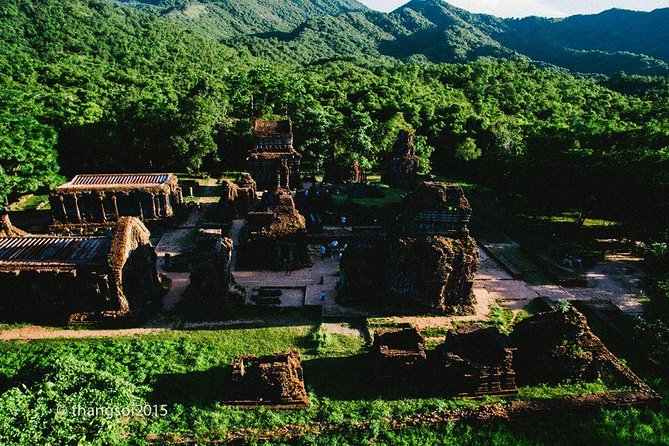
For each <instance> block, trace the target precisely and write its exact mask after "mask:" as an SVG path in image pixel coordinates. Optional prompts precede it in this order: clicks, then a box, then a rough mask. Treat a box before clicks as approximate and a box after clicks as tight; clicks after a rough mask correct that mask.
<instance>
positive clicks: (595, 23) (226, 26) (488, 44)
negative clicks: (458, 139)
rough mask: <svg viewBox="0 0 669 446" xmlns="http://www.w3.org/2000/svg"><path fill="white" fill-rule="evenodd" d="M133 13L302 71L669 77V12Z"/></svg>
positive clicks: (331, 9)
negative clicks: (490, 61) (381, 66)
mask: <svg viewBox="0 0 669 446" xmlns="http://www.w3.org/2000/svg"><path fill="white" fill-rule="evenodd" d="M154 3H155V4H154ZM131 4H132V5H134V6H136V7H140V8H143V9H145V10H147V11H150V12H152V13H153V14H157V15H159V16H161V17H166V18H169V19H171V20H175V21H178V22H180V23H182V24H184V25H186V26H187V27H189V28H191V29H194V30H197V31H199V32H202V33H203V34H205V35H206V36H208V37H211V38H215V39H221V40H223V41H224V42H226V43H228V44H230V45H232V46H235V47H237V48H246V49H248V50H249V51H250V53H251V54H254V55H257V56H268V57H271V56H272V55H276V54H281V57H282V58H284V59H287V60H291V61H297V62H300V63H311V62H315V61H322V60H332V59H338V58H362V59H368V60H375V59H378V58H380V57H384V58H389V59H399V60H404V61H406V60H426V61H430V62H435V63H440V62H465V61H469V60H475V59H478V58H480V57H506V58H514V57H521V56H524V57H528V58H530V59H532V60H535V61H538V62H542V63H548V64H552V65H556V66H559V67H563V68H567V69H569V70H572V71H575V72H582V73H599V74H606V75H613V74H615V73H617V72H620V71H624V72H627V73H635V74H644V75H666V74H669V65H668V64H669V50H668V49H667V45H666V44H665V42H667V41H669V9H664V10H662V9H661V10H657V11H654V12H652V13H641V12H634V11H624V10H610V11H606V12H603V13H601V14H597V15H589V16H575V17H569V18H567V19H563V20H557V19H542V18H536V17H531V18H527V19H522V20H505V19H499V18H496V17H492V16H489V15H483V14H472V13H470V12H467V11H465V10H463V9H460V8H456V7H454V6H452V5H450V4H448V3H447V2H445V1H443V0H413V1H411V2H409V3H407V4H405V5H403V6H401V7H400V8H398V9H397V10H395V11H393V12H391V13H388V14H385V13H379V12H375V11H371V10H369V9H367V8H365V7H364V6H363V5H361V4H360V3H357V2H356V1H354V0H343V1H337V2H325V1H316V0H311V1H308V0H299V1H285V0H271V1H270V0H265V1H260V0H255V1H248V2H247V1H240V0H236V1H228V2H217V1H208V2H207V1H200V2H191V1H176V0H174V1H169V0H165V1H148V0H147V1H144V2H137V1H134V2H131ZM637 30H644V31H643V32H637Z"/></svg>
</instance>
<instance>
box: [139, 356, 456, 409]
mask: <svg viewBox="0 0 669 446" xmlns="http://www.w3.org/2000/svg"><path fill="white" fill-rule="evenodd" d="M302 367H303V369H304V379H305V384H306V385H307V388H308V389H309V390H310V391H313V392H314V393H315V394H316V395H317V396H318V397H327V398H330V399H332V400H343V401H355V400H376V399H381V400H389V401H392V400H401V399H405V398H432V397H444V396H447V395H448V391H447V390H446V389H444V386H443V385H439V384H435V383H434V382H431V380H428V379H425V376H428V375H426V374H425V373H423V371H419V370H418V371H416V373H414V374H412V375H411V376H409V375H406V376H402V375H401V374H399V373H393V372H394V371H392V370H389V371H388V372H389V374H391V376H387V377H379V376H378V374H377V373H376V371H375V368H374V364H373V362H372V360H371V358H370V357H369V356H368V355H364V354H361V355H355V356H348V357H343V358H318V359H312V360H306V361H303V362H302ZM229 375H230V366H226V367H213V368H211V369H209V370H205V371H198V372H189V373H166V374H160V375H157V376H156V377H155V381H154V383H153V391H152V392H151V394H150V396H149V401H150V402H151V404H167V405H174V404H181V405H183V406H186V407H193V406H200V407H206V406H213V405H214V404H216V403H219V402H221V401H224V400H225V399H226V394H227V391H228V390H229V388H228V386H229V381H228V377H229Z"/></svg>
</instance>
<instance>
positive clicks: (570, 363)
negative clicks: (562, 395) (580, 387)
mask: <svg viewBox="0 0 669 446" xmlns="http://www.w3.org/2000/svg"><path fill="white" fill-rule="evenodd" d="M511 340H512V341H513V343H514V345H516V346H517V347H518V352H517V354H516V357H515V359H514V364H515V368H516V371H517V373H518V380H519V381H520V382H522V383H523V384H533V383H538V382H540V383H550V384H558V383H562V382H566V381H572V382H580V381H594V380H596V379H597V378H599V376H600V373H601V371H602V367H603V365H604V364H606V363H607V362H609V360H610V356H609V354H608V351H607V350H606V348H605V347H604V345H603V344H602V342H601V341H600V340H599V338H597V337H596V336H595V335H594V334H593V333H592V331H590V327H589V326H588V321H587V320H586V318H585V316H583V314H581V313H580V312H579V311H578V310H576V309H575V308H573V307H572V308H570V309H568V310H567V311H566V312H564V313H563V312H560V311H554V312H551V313H542V314H539V315H536V316H533V317H530V318H527V319H525V320H523V321H521V322H519V323H518V324H517V325H516V326H515V328H514V330H513V332H512V333H511Z"/></svg>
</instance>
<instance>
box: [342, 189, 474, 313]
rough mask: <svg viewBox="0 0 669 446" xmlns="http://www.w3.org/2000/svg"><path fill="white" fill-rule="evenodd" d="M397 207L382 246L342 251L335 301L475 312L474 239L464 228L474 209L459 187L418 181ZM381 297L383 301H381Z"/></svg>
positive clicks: (433, 310) (436, 310) (437, 310)
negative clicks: (337, 291)
mask: <svg viewBox="0 0 669 446" xmlns="http://www.w3.org/2000/svg"><path fill="white" fill-rule="evenodd" d="M400 209H401V212H400V214H399V215H398V217H397V221H396V222H395V223H394V224H392V225H390V227H389V228H388V236H387V239H386V242H385V243H384V244H383V247H382V248H381V247H378V246H373V247H371V248H369V247H365V246H364V245H360V247H358V246H356V245H352V246H351V247H350V249H351V251H350V252H345V253H344V256H343V258H342V262H341V265H340V266H341V268H340V269H341V275H340V278H341V280H340V287H339V294H338V301H340V302H341V303H348V302H351V303H355V302H356V301H358V302H360V303H366V304H375V303H379V302H385V303H386V305H387V306H391V305H392V306H393V307H394V308H395V309H398V308H403V307H404V308H411V307H413V308H414V310H419V311H422V312H434V313H440V314H471V313H473V312H474V310H475V305H476V301H475V297H474V293H473V287H474V278H475V275H476V272H477V271H478V268H479V263H480V260H479V251H478V246H477V244H476V240H474V239H473V238H471V237H470V236H469V230H468V229H467V224H468V222H469V218H470V215H471V212H472V210H471V207H470V205H469V202H468V201H467V199H466V197H465V196H464V192H463V190H462V188H461V187H459V186H457V185H454V184H444V183H435V182H425V183H422V184H421V185H420V186H419V187H418V188H416V190H415V191H414V192H413V193H411V194H410V195H408V196H407V197H406V198H405V199H404V201H403V202H402V205H401V207H400ZM347 251H348V250H347ZM358 257H359V258H361V259H364V261H362V260H359V259H358ZM381 278H383V279H381ZM381 280H383V281H384V283H383V284H381V285H379V281H381ZM381 293H383V294H385V296H384V297H385V299H383V298H379V294H381Z"/></svg>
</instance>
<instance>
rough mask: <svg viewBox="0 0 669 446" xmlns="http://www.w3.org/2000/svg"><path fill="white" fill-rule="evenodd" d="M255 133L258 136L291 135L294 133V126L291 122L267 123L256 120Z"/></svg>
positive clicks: (262, 120) (254, 123) (254, 124)
mask: <svg viewBox="0 0 669 446" xmlns="http://www.w3.org/2000/svg"><path fill="white" fill-rule="evenodd" d="M253 133H254V134H255V135H256V136H273V135H290V134H292V133H293V124H292V123H291V122H290V120H283V121H266V120H264V119H256V120H255V121H254V122H253Z"/></svg>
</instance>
